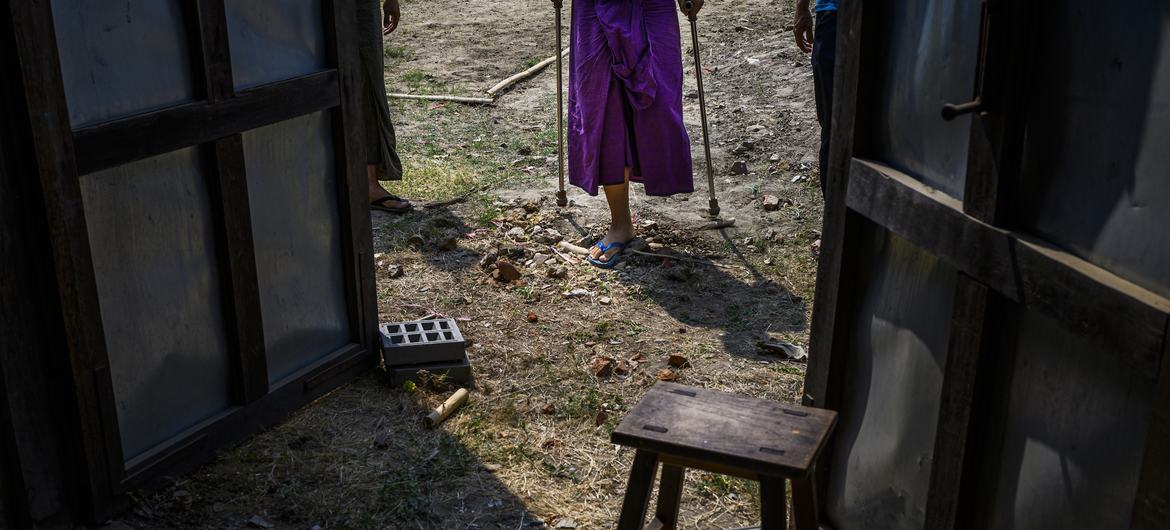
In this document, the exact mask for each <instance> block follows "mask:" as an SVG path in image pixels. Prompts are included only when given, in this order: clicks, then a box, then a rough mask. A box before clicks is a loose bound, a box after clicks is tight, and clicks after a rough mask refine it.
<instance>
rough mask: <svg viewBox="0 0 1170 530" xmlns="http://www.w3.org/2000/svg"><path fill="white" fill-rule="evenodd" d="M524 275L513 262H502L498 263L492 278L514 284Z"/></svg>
mask: <svg viewBox="0 0 1170 530" xmlns="http://www.w3.org/2000/svg"><path fill="white" fill-rule="evenodd" d="M521 276H523V274H522V273H521V272H520V269H519V268H517V267H516V266H515V265H513V264H512V263H511V262H508V261H504V260H500V261H497V262H496V270H495V272H494V273H492V277H493V278H495V279H496V280H497V281H500V282H513V281H516V280H519V279H520V277H521Z"/></svg>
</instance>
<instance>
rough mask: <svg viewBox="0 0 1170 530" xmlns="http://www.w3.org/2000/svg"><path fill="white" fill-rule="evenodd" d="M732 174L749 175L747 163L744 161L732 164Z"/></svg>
mask: <svg viewBox="0 0 1170 530" xmlns="http://www.w3.org/2000/svg"><path fill="white" fill-rule="evenodd" d="M731 174H732V175H747V174H748V165H747V162H744V161H743V160H737V161H735V163H734V164H731Z"/></svg>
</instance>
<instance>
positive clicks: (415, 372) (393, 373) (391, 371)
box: [386, 355, 473, 387]
mask: <svg viewBox="0 0 1170 530" xmlns="http://www.w3.org/2000/svg"><path fill="white" fill-rule="evenodd" d="M422 372H426V373H427V374H429V375H430V376H433V377H442V378H444V379H445V380H446V381H447V382H448V383H450V384H453V385H458V386H471V384H472V382H473V381H472V376H471V361H470V360H469V359H468V358H467V356H466V355H464V356H463V358H462V359H460V360H457V361H445V362H439V363H424V364H414V365H409V366H389V365H387V366H386V373H387V375H389V376H390V384H391V385H392V386H396V387H397V386H402V385H403V384H405V383H406V382H407V381H414V382H415V384H422V383H423V382H424V381H422V379H423V378H422V377H421V376H420V375H421V373H422Z"/></svg>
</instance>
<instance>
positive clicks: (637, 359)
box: [630, 353, 646, 363]
mask: <svg viewBox="0 0 1170 530" xmlns="http://www.w3.org/2000/svg"><path fill="white" fill-rule="evenodd" d="M645 360H646V356H645V355H643V354H641V353H639V354H637V355H634V356H633V357H630V362H633V363H640V362H642V361H645Z"/></svg>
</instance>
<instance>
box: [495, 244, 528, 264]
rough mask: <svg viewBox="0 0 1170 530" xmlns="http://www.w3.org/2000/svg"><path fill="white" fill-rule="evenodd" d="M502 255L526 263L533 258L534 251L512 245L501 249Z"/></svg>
mask: <svg viewBox="0 0 1170 530" xmlns="http://www.w3.org/2000/svg"><path fill="white" fill-rule="evenodd" d="M500 255H502V256H507V258H508V259H510V260H512V261H524V260H527V259H528V258H531V257H532V251H531V250H528V249H526V248H524V247H522V246H519V245H510V246H507V247H504V248H502V249H500Z"/></svg>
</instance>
